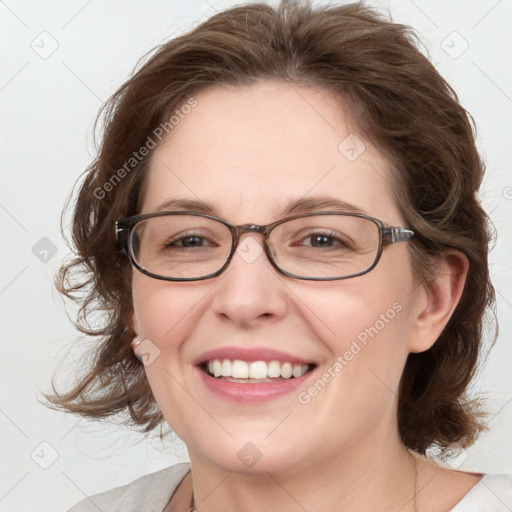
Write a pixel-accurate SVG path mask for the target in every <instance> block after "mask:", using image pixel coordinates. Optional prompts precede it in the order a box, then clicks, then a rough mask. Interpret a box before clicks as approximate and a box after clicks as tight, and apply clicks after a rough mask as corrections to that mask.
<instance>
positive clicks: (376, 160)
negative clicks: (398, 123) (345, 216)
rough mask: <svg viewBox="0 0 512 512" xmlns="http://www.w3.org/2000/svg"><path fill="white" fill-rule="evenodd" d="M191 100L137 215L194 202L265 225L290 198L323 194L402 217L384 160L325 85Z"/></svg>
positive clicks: (260, 88)
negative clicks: (192, 103)
mask: <svg viewBox="0 0 512 512" xmlns="http://www.w3.org/2000/svg"><path fill="white" fill-rule="evenodd" d="M195 100H196V102H197V104H196V106H195V107H194V108H192V109H190V110H189V112H188V113H187V114H186V115H182V116H180V120H179V122H178V123H177V124H175V125H174V128H173V129H172V131H171V132H170V133H169V134H168V135H167V137H166V138H165V139H164V140H163V142H162V143H161V144H160V145H159V146H158V147H157V148H156V149H155V150H154V153H153V155H152V160H151V165H150V168H149V176H148V182H147V187H146V190H145V197H144V198H143V208H142V211H143V212H149V211H155V210H156V209H159V208H160V207H161V206H162V204H163V203H165V202H166V201H168V200H169V199H170V198H171V199H173V198H178V199H192V200H196V201H203V202H207V203H210V204H211V206H212V212H211V213H214V214H216V215H218V216H220V217H223V218H226V219H227V220H230V221H232V222H236V223H244V222H258V223H270V222H272V221H274V220H277V219H278V218H279V217H280V216H281V215H282V213H283V211H285V209H286V206H287V205H289V204H290V202H292V201H295V200H298V199H300V198H303V199H314V198H315V197H319V196H321V197H323V198H325V197H332V198H334V199H337V200H340V201H344V202H345V203H347V204H350V205H353V206H354V207H355V209H357V210H359V211H363V212H364V213H367V214H368V215H372V216H375V217H380V218H382V219H383V220H385V221H388V220H389V221H390V222H391V220H392V219H396V218H397V217H398V212H397V208H396V206H395V202H394V200H393V195H392V192H391V188H390V180H389V172H390V169H389V165H388V162H387V161H386V159H385V158H384V157H383V156H382V155H381V154H380V153H379V152H378V151H377V150H376V149H375V148H374V147H372V146H371V145H370V144H369V143H368V142H367V141H365V140H364V139H363V138H362V137H361V136H359V135H358V134H357V129H356V127H355V125H354V123H352V122H351V120H350V119H349V118H348V116H347V115H346V113H345V111H344V108H343V104H342V103H341V102H340V100H339V99H336V98H335V97H334V96H333V95H332V94H330V93H328V92H327V91H325V90H323V89H312V88H308V87H305V86H299V85H297V84H289V83H283V82H276V81H262V82H259V83H255V84H252V85H250V86H244V87H214V88H211V89H208V90H206V91H204V92H202V93H201V94H199V95H197V96H196V97H195ZM310 203H311V204H312V205H314V204H315V203H314V201H310ZM312 208H314V206H313V207H312ZM160 209H162V208H160ZM165 209H172V208H165ZM327 209H328V208H327Z"/></svg>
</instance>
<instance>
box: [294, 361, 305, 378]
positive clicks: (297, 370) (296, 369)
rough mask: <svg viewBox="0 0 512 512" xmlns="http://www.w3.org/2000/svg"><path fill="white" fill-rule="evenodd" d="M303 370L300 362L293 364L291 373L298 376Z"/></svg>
mask: <svg viewBox="0 0 512 512" xmlns="http://www.w3.org/2000/svg"><path fill="white" fill-rule="evenodd" d="M303 373H304V372H303V371H302V365H301V364H294V365H293V372H292V375H293V376H294V377H300V376H301V375H302V374H303Z"/></svg>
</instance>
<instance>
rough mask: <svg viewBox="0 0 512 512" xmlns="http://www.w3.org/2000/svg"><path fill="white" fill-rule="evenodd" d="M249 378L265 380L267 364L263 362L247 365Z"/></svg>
mask: <svg viewBox="0 0 512 512" xmlns="http://www.w3.org/2000/svg"><path fill="white" fill-rule="evenodd" d="M249 377H250V378H251V379H266V378H267V363H265V362H264V361H255V362H253V363H251V364H250V365H249Z"/></svg>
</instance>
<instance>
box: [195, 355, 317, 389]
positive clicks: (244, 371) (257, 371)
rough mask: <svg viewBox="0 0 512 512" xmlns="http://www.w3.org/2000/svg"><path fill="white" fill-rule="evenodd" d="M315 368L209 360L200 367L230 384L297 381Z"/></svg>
mask: <svg viewBox="0 0 512 512" xmlns="http://www.w3.org/2000/svg"><path fill="white" fill-rule="evenodd" d="M315 367H316V365H315V364H313V363H309V364H305V363H292V362H288V361H277V360H269V361H264V360H260V361H244V360H241V359H234V360H231V359H211V360H208V361H205V362H203V363H202V364H201V365H200V368H201V370H202V371H203V373H205V374H206V375H208V376H209V377H213V378H214V379H219V380H224V381H227V382H232V383H239V384H241V383H244V384H258V383H269V382H279V381H283V380H293V379H299V378H301V377H302V376H304V375H305V374H307V373H309V372H311V371H312V370H313V369H314V368H315Z"/></svg>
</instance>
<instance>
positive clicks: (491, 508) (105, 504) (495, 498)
mask: <svg viewBox="0 0 512 512" xmlns="http://www.w3.org/2000/svg"><path fill="white" fill-rule="evenodd" d="M189 471H190V465H189V464H188V463H187V462H183V463H181V464H176V465H174V466H170V467H168V468H165V469H162V470H160V471H157V472H155V473H151V474H149V475H146V476H143V477H141V478H138V479H137V480H135V481H134V482H132V483H131V484H128V485H124V486H122V487H116V488H115V489H111V490H110V491H106V492H102V493H100V494H95V495H94V496H90V497H88V498H86V499H84V500H82V501H81V502H80V503H78V504H77V505H75V506H74V507H72V508H71V509H69V510H68V512H162V511H163V509H164V507H165V506H166V505H167V503H168V501H169V499H170V497H171V495H172V494H173V492H174V491H175V489H176V488H177V487H178V485H179V483H180V482H181V480H182V479H183V477H184V476H185V475H186V474H187V473H188V472H189ZM511 511H512V475H507V474H502V473H500V474H495V475H491V474H487V475H484V476H483V477H482V479H481V480H480V481H479V482H478V483H477V484H476V485H475V486H474V487H473V488H472V489H471V490H470V491H469V492H468V494H466V496H464V498H463V499H462V500H461V501H460V502H459V503H458V504H457V505H456V506H455V508H453V509H452V510H451V512H511Z"/></svg>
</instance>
